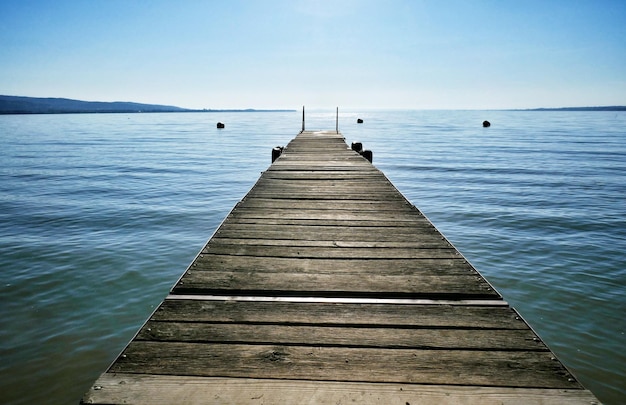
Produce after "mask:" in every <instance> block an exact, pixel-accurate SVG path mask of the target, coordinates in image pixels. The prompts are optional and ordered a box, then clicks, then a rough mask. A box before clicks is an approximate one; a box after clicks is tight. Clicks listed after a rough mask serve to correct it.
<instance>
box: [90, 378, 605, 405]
mask: <svg viewBox="0 0 626 405" xmlns="http://www.w3.org/2000/svg"><path fill="white" fill-rule="evenodd" d="M83 403H84V404H96V403H97V404H135V405H171V404H179V405H200V404H207V403H212V404H241V405H253V404H255V405H257V404H275V405H292V404H316V405H337V404H359V405H380V404H419V405H461V404H463V405H519V404H521V403H523V404H524V405H562V404H564V403H566V404H570V405H590V404H597V403H598V402H597V400H596V399H595V397H594V396H593V395H591V393H590V392H589V391H585V390H570V389H538V388H502V387H468V386H455V385H419V384H380V383H379V384H368V383H350V382H332V381H304V380H287V379H285V380H271V379H251V378H222V377H186V376H182V377H181V376H164V375H147V374H124V373H117V374H103V375H102V377H100V379H98V382H97V384H95V385H93V386H92V387H91V389H90V390H89V391H88V392H87V393H86V394H85V396H84V397H83Z"/></svg>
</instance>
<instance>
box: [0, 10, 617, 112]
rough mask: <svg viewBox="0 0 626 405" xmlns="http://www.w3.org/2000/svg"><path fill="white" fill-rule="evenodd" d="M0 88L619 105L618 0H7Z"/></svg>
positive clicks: (349, 102)
mask: <svg viewBox="0 0 626 405" xmlns="http://www.w3.org/2000/svg"><path fill="white" fill-rule="evenodd" d="M0 94H5V95H21V96H33V97H66V98H75V99H80V100H97V101H136V102H145V103H156V104H170V105H177V106H181V107H188V108H249V107H250V108H300V106H302V105H306V106H307V107H312V108H324V107H326V108H334V107H335V106H339V107H340V108H344V109H347V110H349V109H360V108H406V109H411V108H416V109H490V108H496V109H497V108H532V107H560V106H595V105H626V1H625V0H614V1H610V0H589V1H577V0H543V1H526V0H521V1H518V0H510V1H509V0H492V1H483V0H471V1H469V0H459V1H454V0H431V1H420V0H406V1H400V0H380V1H367V0H361V1H356V0H355V1H342V0H329V1H327V0H284V1H282V0H278V1H272V0H265V1H254V0H248V1H244V0H219V1H218V0H215V1H209V0H201V1H174V0H171V1H162V0H150V1H147V0H146V1H140V0H137V1H132V0H85V1H67V0H55V1H52V0H49V1H31V0H2V1H0Z"/></svg>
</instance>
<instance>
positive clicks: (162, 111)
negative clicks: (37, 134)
mask: <svg viewBox="0 0 626 405" xmlns="http://www.w3.org/2000/svg"><path fill="white" fill-rule="evenodd" d="M296 111H297V110H256V109H245V110H182V111H181V110H158V111H150V110H147V111H137V110H115V111H103V110H94V111H50V112H35V111H17V112H11V111H8V112H7V111H0V115H64V114H66V115H68V114H157V113H168V114H169V113H176V114H181V113H252V112H261V113H274V112H296Z"/></svg>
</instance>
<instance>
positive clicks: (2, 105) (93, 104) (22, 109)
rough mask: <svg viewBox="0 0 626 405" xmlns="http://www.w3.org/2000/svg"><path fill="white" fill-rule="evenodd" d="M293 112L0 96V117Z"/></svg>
mask: <svg viewBox="0 0 626 405" xmlns="http://www.w3.org/2000/svg"><path fill="white" fill-rule="evenodd" d="M295 111H296V110H283V109H271V110H265V109H264V110H257V109H253V108H248V109H190V108H181V107H176V106H170V105H159V104H141V103H132V102H125V101H114V102H103V101H81V100H72V99H68V98H38V97H21V96H3V95H0V115H27V114H136V113H183V112H187V113H198V112H207V113H223V112H295Z"/></svg>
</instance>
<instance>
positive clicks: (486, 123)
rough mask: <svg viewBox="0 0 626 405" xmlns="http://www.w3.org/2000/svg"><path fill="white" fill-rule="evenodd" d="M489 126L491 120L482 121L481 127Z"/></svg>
mask: <svg viewBox="0 0 626 405" xmlns="http://www.w3.org/2000/svg"><path fill="white" fill-rule="evenodd" d="M490 126H491V122H489V121H483V127H484V128H487V127H490Z"/></svg>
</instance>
